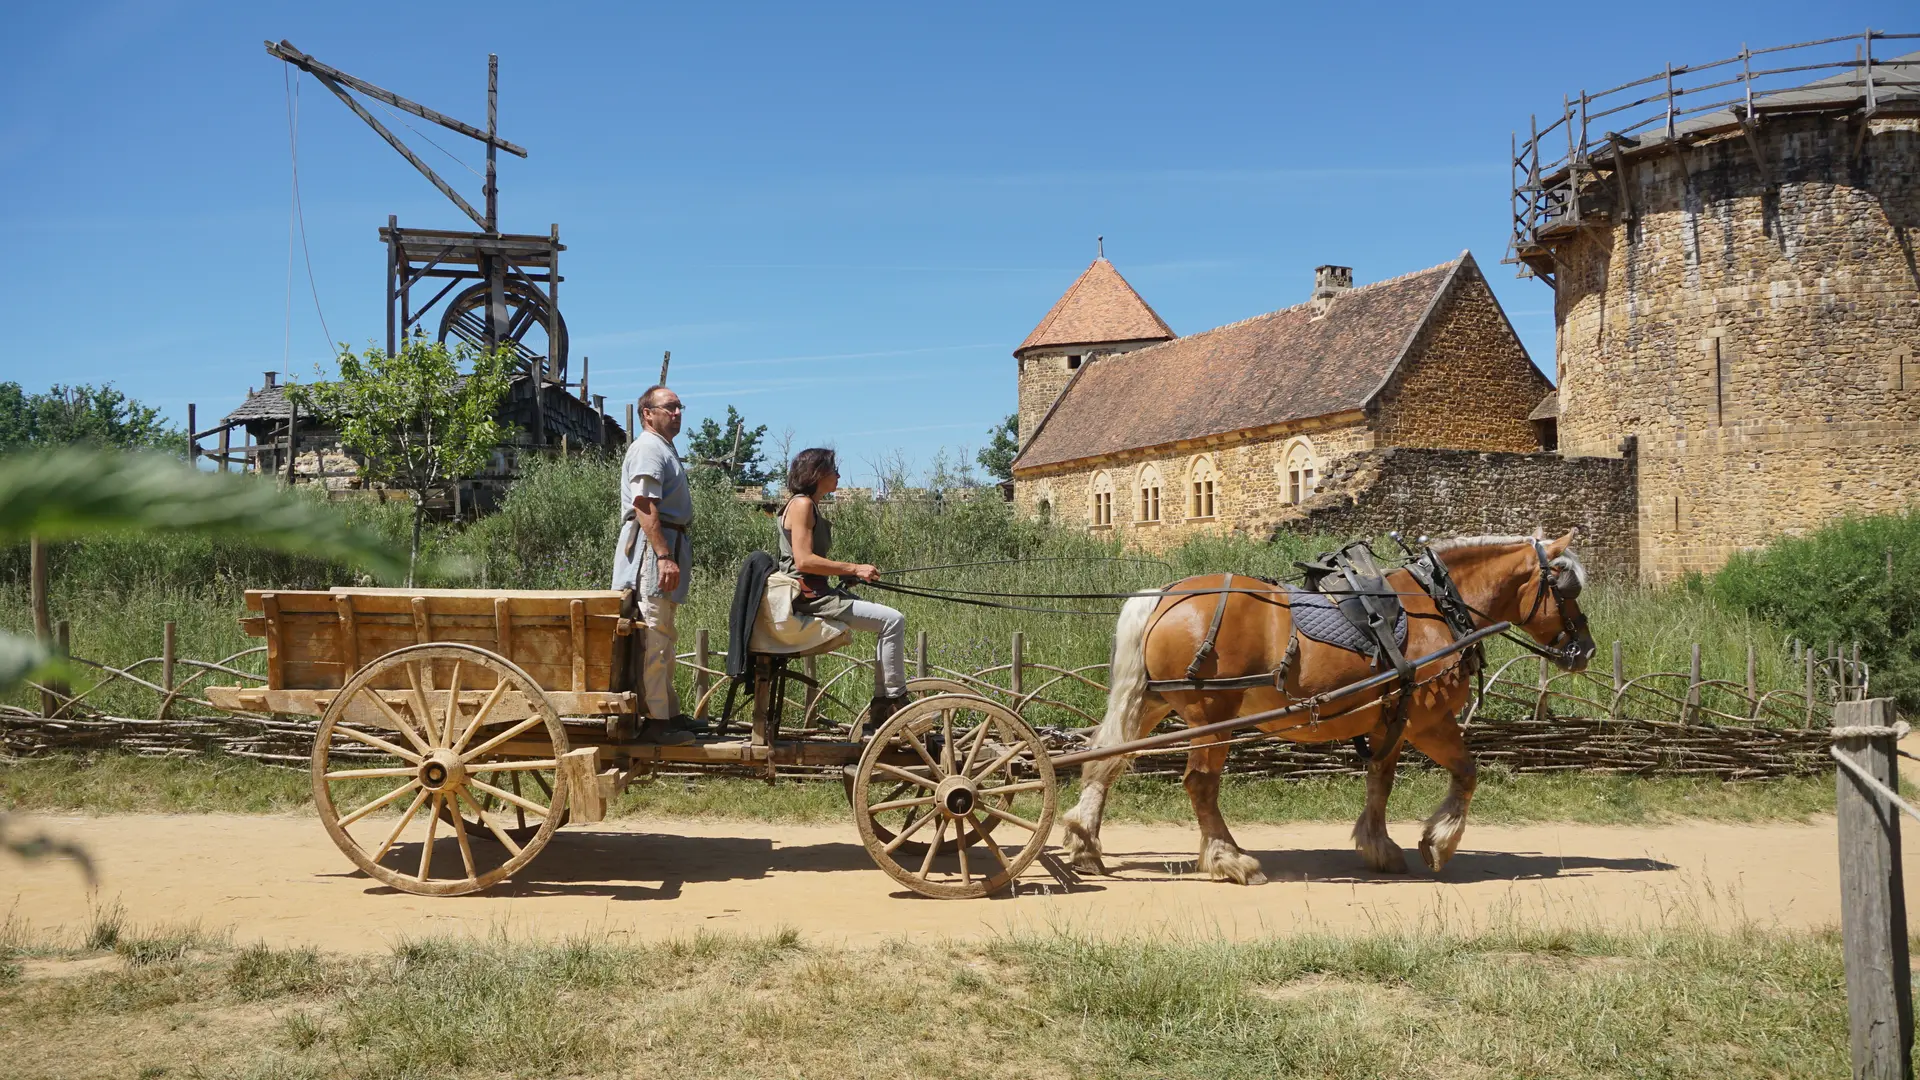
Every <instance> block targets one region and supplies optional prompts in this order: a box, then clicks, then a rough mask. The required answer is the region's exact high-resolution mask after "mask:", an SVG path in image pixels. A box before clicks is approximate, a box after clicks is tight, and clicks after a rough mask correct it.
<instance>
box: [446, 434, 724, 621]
mask: <svg viewBox="0 0 1920 1080" xmlns="http://www.w3.org/2000/svg"><path fill="white" fill-rule="evenodd" d="M520 466H521V471H520V478H519V480H518V481H516V482H515V483H514V485H513V486H512V487H511V488H509V489H508V490H507V496H506V498H505V499H504V500H502V502H501V504H500V508H499V510H498V511H497V512H495V513H493V514H490V515H488V516H487V517H484V518H481V519H480V520H479V521H477V522H475V523H473V524H472V525H471V526H469V527H468V528H467V529H466V530H465V531H464V532H462V533H460V534H459V535H458V536H455V537H452V538H450V539H449V541H448V544H447V546H448V550H449V551H450V552H451V553H453V554H456V555H457V556H458V557H459V560H458V561H459V562H460V563H462V564H464V565H465V566H466V567H467V569H468V573H469V574H470V575H471V577H470V579H469V580H470V581H472V582H473V583H475V584H480V583H484V584H487V585H490V586H494V587H499V588H520V589H569V588H571V589H579V588H594V589H603V588H605V587H606V585H607V580H608V578H609V576H610V575H611V574H612V572H613V545H614V540H615V537H616V536H617V534H618V529H619V523H620V517H619V513H620V506H619V503H620V467H619V462H618V461H617V460H616V459H613V458H610V457H595V456H587V455H581V456H570V457H564V458H553V457H536V456H533V455H527V456H525V457H522V458H521V460H520ZM695 520H696V522H698V520H699V519H698V518H697V517H696V519H695ZM696 535H697V534H696Z"/></svg>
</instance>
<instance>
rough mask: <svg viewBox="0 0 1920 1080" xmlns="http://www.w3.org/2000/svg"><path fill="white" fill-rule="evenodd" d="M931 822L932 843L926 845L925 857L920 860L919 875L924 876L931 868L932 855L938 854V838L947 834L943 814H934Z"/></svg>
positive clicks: (945, 820)
mask: <svg viewBox="0 0 1920 1080" xmlns="http://www.w3.org/2000/svg"><path fill="white" fill-rule="evenodd" d="M934 817H935V821H934V823H933V843H931V844H928V845H927V857H926V858H924V859H921V860H920V876H921V877H926V876H927V871H929V870H931V869H933V857H934V856H935V855H938V854H940V838H941V837H942V836H945V835H946V834H947V818H946V815H944V814H935V815H934Z"/></svg>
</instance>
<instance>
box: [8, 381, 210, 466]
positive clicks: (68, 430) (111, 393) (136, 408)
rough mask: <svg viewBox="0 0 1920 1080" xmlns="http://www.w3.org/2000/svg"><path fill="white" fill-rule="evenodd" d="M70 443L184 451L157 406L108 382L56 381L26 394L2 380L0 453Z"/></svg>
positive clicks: (15, 384)
mask: <svg viewBox="0 0 1920 1080" xmlns="http://www.w3.org/2000/svg"><path fill="white" fill-rule="evenodd" d="M74 445H87V446H97V447H110V448H113V449H118V450H167V451H170V452H172V453H175V454H183V453H184V452H185V442H184V436H183V435H182V434H181V433H180V431H179V430H177V429H175V428H172V427H169V426H168V425H167V424H166V423H164V422H163V421H162V420H161V419H160V410H159V409H157V408H154V407H152V406H149V405H143V404H141V403H140V402H138V401H136V400H134V399H133V398H130V397H128V396H127V395H125V394H123V393H121V392H120V391H118V390H116V389H114V387H113V384H112V383H106V384H104V385H101V386H90V385H87V384H85V383H81V384H79V385H75V386H62V385H60V384H58V383H56V384H54V386H53V387H52V389H50V390H48V391H47V392H46V393H44V394H29V393H27V392H26V391H25V390H24V389H22V387H21V386H20V384H19V383H17V382H0V452H5V451H12V450H26V449H37V448H46V447H56V446H74Z"/></svg>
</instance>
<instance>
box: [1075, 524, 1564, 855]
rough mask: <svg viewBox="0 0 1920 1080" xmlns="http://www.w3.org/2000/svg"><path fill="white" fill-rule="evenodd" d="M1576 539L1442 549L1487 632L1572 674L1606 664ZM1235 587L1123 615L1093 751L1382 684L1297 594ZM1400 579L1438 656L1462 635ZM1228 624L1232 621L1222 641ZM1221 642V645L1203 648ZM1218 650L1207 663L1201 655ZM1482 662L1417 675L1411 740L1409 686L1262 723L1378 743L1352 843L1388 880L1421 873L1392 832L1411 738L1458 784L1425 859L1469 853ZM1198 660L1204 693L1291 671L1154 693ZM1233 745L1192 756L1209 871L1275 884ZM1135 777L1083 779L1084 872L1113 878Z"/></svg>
mask: <svg viewBox="0 0 1920 1080" xmlns="http://www.w3.org/2000/svg"><path fill="white" fill-rule="evenodd" d="M1572 541H1573V533H1571V532H1569V533H1568V534H1567V535H1565V536H1562V537H1560V538H1558V539H1554V540H1548V539H1545V538H1544V537H1539V536H1535V537H1524V536H1477V537H1469V538H1462V539H1456V540H1447V541H1441V542H1439V543H1436V544H1434V545H1433V546H1432V548H1431V550H1432V551H1433V552H1434V554H1435V555H1436V557H1437V558H1438V559H1439V560H1440V561H1441V562H1442V563H1443V564H1444V565H1445V568H1446V570H1447V572H1448V573H1449V574H1450V575H1451V577H1452V578H1453V581H1454V583H1455V584H1456V586H1457V587H1458V589H1459V595H1460V598H1461V599H1463V600H1465V602H1466V605H1467V607H1468V609H1469V611H1470V612H1471V614H1472V618H1473V621H1474V625H1475V626H1476V628H1478V627H1485V626H1490V625H1493V624H1494V623H1496V622H1510V623H1512V624H1513V625H1514V627H1515V628H1516V629H1517V630H1520V631H1522V632H1524V633H1525V634H1527V635H1528V636H1529V637H1531V638H1532V639H1533V640H1534V642H1536V643H1537V644H1538V645H1539V646H1540V647H1541V650H1540V651H1541V652H1542V653H1543V655H1546V656H1548V657H1549V658H1550V659H1551V660H1552V661H1553V662H1554V663H1555V664H1556V665H1557V666H1559V667H1561V668H1563V669H1565V670H1569V671H1579V670H1582V669H1584V668H1585V667H1586V665H1587V661H1588V660H1590V659H1591V658H1592V657H1593V651H1594V646H1593V638H1592V636H1591V635H1590V634H1589V633H1588V632H1587V628H1586V618H1585V616H1583V615H1582V614H1581V613H1580V608H1579V605H1578V603H1577V599H1578V597H1579V595H1580V591H1581V589H1582V587H1584V586H1585V584H1586V570H1585V568H1584V567H1582V566H1581V564H1580V560H1579V559H1578V558H1577V557H1576V556H1575V555H1574V553H1573V552H1572V551H1571V550H1570V544H1571V543H1572ZM1226 578H1227V575H1221V574H1208V575H1203V576H1199V577H1190V578H1187V579H1186V580H1184V581H1179V582H1176V583H1174V584H1172V585H1169V586H1167V587H1166V589H1164V590H1162V591H1161V592H1160V593H1154V594H1148V595H1144V596H1136V597H1133V598H1131V599H1129V600H1128V601H1127V602H1126V604H1125V605H1124V606H1123V607H1122V608H1121V610H1120V617H1119V622H1118V626H1117V628H1116V631H1115V635H1114V647H1113V667H1112V688H1111V689H1110V690H1109V691H1108V694H1107V711H1106V716H1105V718H1104V720H1103V721H1102V722H1101V724H1100V727H1099V729H1098V731H1097V732H1096V733H1095V735H1094V738H1093V745H1094V746H1096V747H1099V746H1116V745H1119V744H1120V743H1124V742H1129V741H1132V740H1134V739H1138V738H1142V737H1144V736H1146V735H1147V733H1149V732H1150V731H1152V730H1153V728H1154V727H1155V725H1157V724H1159V723H1160V721H1161V720H1163V719H1165V718H1166V717H1167V716H1168V714H1170V713H1177V714H1179V717H1180V719H1181V720H1182V721H1184V722H1185V723H1186V724H1187V726H1188V727H1199V726H1201V725H1204V724H1210V723H1215V722H1218V721H1223V720H1230V719H1232V718H1233V717H1235V716H1246V715H1250V714H1253V713H1258V712H1264V711H1267V710H1272V709H1278V708H1281V707H1283V706H1286V705H1289V704H1293V703H1296V702H1303V701H1307V700H1310V699H1312V698H1313V697H1314V696H1315V695H1320V694H1327V693H1328V692H1330V691H1334V690H1337V689H1339V688H1341V687H1344V686H1348V685H1351V684H1353V683H1357V682H1360V681H1362V680H1364V679H1366V678H1368V677H1370V676H1372V675H1374V674H1376V673H1377V672H1376V671H1375V670H1374V668H1373V667H1372V661H1371V659H1370V658H1369V657H1367V656H1363V655H1361V654H1359V653H1356V652H1350V651H1348V650H1345V649H1342V648H1340V647H1338V646H1335V645H1326V644H1322V643H1320V642H1318V641H1314V640H1312V639H1310V638H1308V637H1306V636H1305V635H1301V634H1296V633H1295V632H1294V628H1293V621H1292V617H1291V611H1290V608H1289V607H1288V601H1287V598H1288V595H1289V594H1288V592H1287V591H1286V589H1285V588H1284V587H1282V586H1279V585H1269V584H1267V583H1264V582H1260V581H1259V579H1255V578H1247V577H1242V576H1240V575H1232V582H1233V585H1232V589H1231V591H1226V592H1225V593H1224V594H1223V593H1222V590H1223V589H1226V588H1227V584H1226ZM1387 583H1388V584H1389V585H1390V586H1391V587H1392V588H1393V589H1395V590H1396V591H1398V592H1399V594H1400V600H1401V603H1402V604H1403V605H1405V607H1406V611H1407V615H1408V619H1407V641H1406V645H1405V647H1404V649H1403V650H1402V652H1403V654H1404V655H1405V656H1406V657H1408V658H1409V659H1416V658H1419V657H1422V656H1426V655H1428V654H1430V653H1433V652H1436V651H1438V650H1440V649H1442V648H1444V647H1445V646H1447V645H1448V644H1450V643H1451V642H1452V641H1453V640H1454V634H1453V631H1452V630H1451V629H1450V627H1449V624H1448V622H1447V621H1446V619H1445V618H1444V617H1442V615H1441V611H1440V607H1439V605H1438V604H1436V602H1435V600H1434V599H1433V597H1432V596H1430V595H1429V594H1428V593H1427V592H1426V591H1425V589H1424V588H1423V587H1422V585H1421V584H1420V582H1418V581H1417V580H1416V579H1415V577H1414V575H1413V574H1412V573H1411V572H1410V571H1408V570H1407V569H1404V568H1403V569H1400V570H1396V571H1394V572H1392V573H1390V574H1388V575H1387ZM1249 586H1252V587H1251V588H1249ZM1167 594H1174V595H1167ZM1216 607H1217V608H1218V610H1217V611H1216ZM1216 619H1217V620H1218V622H1219V625H1218V627H1217V629H1216V630H1215V631H1214V632H1212V633H1209V626H1210V624H1211V623H1212V622H1213V621H1214V620H1216ZM1208 640H1213V641H1214V643H1215V644H1214V648H1213V649H1212V650H1202V648H1201V646H1202V643H1203V642H1206V641H1208ZM1203 651H1205V652H1207V653H1208V655H1205V656H1202V652H1203ZM1476 651H1477V650H1473V649H1469V650H1466V651H1464V652H1458V653H1455V654H1453V655H1450V656H1447V657H1444V658H1442V659H1439V660H1436V661H1433V662H1430V663H1428V664H1424V665H1421V666H1420V667H1419V668H1418V669H1417V670H1416V672H1415V683H1416V685H1415V687H1414V688H1413V689H1412V690H1411V691H1410V693H1411V698H1410V700H1409V701H1408V703H1407V712H1406V715H1405V722H1404V729H1403V731H1404V734H1403V735H1402V732H1400V731H1393V730H1391V728H1393V727H1399V724H1398V723H1397V715H1396V713H1397V703H1396V702H1392V700H1391V699H1392V697H1393V695H1394V694H1396V693H1398V692H1399V690H1398V688H1397V687H1396V686H1395V685H1392V684H1390V685H1388V686H1386V687H1384V688H1378V689H1373V690H1367V691H1360V692H1357V693H1354V694H1352V695H1350V696H1348V697H1346V698H1341V699H1338V700H1330V701H1328V702H1327V705H1326V707H1325V709H1324V710H1321V709H1314V710H1312V711H1309V712H1308V713H1306V714H1305V715H1304V716H1303V715H1301V714H1295V715H1291V716H1287V717H1282V718H1279V719H1276V720H1271V721H1268V722H1266V723H1263V724H1260V725H1258V726H1259V727H1260V728H1261V730H1263V731H1265V732H1267V733H1268V734H1270V735H1274V736H1277V737H1279V738H1282V739H1287V740H1290V741H1293V742H1303V743H1321V742H1340V741H1347V740H1352V739H1355V738H1356V737H1358V736H1366V737H1367V745H1368V746H1369V747H1370V748H1371V753H1370V755H1369V757H1368V760H1367V801H1366V807H1365V809H1363V810H1362V811H1361V812H1360V819H1359V821H1358V822H1356V823H1355V824H1354V827H1353V842H1354V846H1355V847H1356V848H1358V849H1359V851H1360V855H1361V857H1362V858H1363V859H1364V860H1365V861H1366V864H1367V865H1368V866H1369V867H1372V868H1373V869H1374V870H1377V871H1383V872H1387V873H1404V872H1405V871H1406V868H1407V866H1406V859H1405V856H1404V855H1403V854H1402V852H1401V849H1400V847H1399V845H1397V844H1395V843H1394V842H1393V840H1392V838H1391V837H1389V836H1388V835H1387V825H1386V810H1387V795H1388V793H1389V792H1391V791H1392V789H1393V776H1394V767H1395V765H1396V764H1397V763H1398V761H1399V759H1400V751H1401V748H1402V746H1403V745H1404V743H1412V744H1413V746H1414V747H1415V748H1416V749H1418V750H1419V751H1420V752H1421V753H1423V754H1425V755H1426V756H1427V757H1429V758H1431V759H1433V761H1434V763H1435V764H1438V765H1439V766H1440V767H1441V768H1443V769H1445V770H1447V772H1448V773H1449V774H1450V775H1451V776H1452V778H1453V779H1452V784H1451V785H1450V786H1449V789H1448V791H1447V796H1446V798H1445V799H1444V800H1443V801H1442V802H1441V803H1440V806H1439V807H1438V808H1437V809H1436V810H1435V811H1434V813H1433V815H1432V816H1431V817H1429V818H1427V821H1426V829H1425V831H1424V832H1423V833H1422V835H1421V838H1420V855H1421V858H1422V859H1423V860H1424V861H1425V862H1426V864H1427V866H1428V867H1429V868H1430V869H1432V870H1434V871H1438V870H1440V868H1441V867H1443V866H1445V865H1446V863H1447V860H1448V859H1450V858H1452V857H1453V853H1454V851H1455V849H1457V848H1458V847H1459V846H1460V838H1461V835H1462V833H1463V832H1464V831H1465V828H1466V818H1467V805H1468V803H1469V802H1471V801H1472V799H1473V790H1474V783H1475V780H1474V763H1473V755H1472V754H1471V753H1469V752H1468V750H1467V744H1466V738H1465V736H1464V734H1463V733H1462V731H1461V729H1460V725H1459V724H1458V723H1457V722H1456V717H1458V716H1459V714H1460V710H1461V709H1462V708H1464V707H1465V705H1466V703H1467V698H1468V695H1469V693H1470V689H1471V683H1472V675H1473V671H1474V668H1473V667H1472V665H1473V664H1474V663H1475V662H1476V661H1475V660H1474V659H1471V657H1472V656H1473V654H1474V653H1475V652H1476ZM1196 657H1199V658H1200V659H1199V662H1197V663H1196ZM1189 665H1193V668H1192V672H1193V674H1197V675H1198V676H1199V677H1200V679H1201V680H1202V681H1203V682H1204V681H1206V680H1209V679H1212V680H1231V679H1235V678H1240V677H1244V676H1256V675H1260V674H1263V673H1276V678H1275V679H1274V680H1269V681H1267V682H1266V683H1265V684H1263V685H1257V686H1252V687H1249V688H1245V689H1235V688H1223V689H1215V688H1207V687H1204V686H1203V687H1202V688H1200V689H1180V690H1171V689H1163V690H1153V689H1149V687H1148V685H1147V684H1148V682H1149V681H1150V680H1152V681H1156V682H1157V681H1161V680H1178V679H1182V678H1183V677H1184V678H1188V679H1191V678H1192V677H1193V674H1189ZM1275 682H1277V683H1278V684H1279V685H1278V686H1277V687H1276V686H1275V685H1274V683H1275ZM1223 739H1224V736H1220V735H1209V736H1202V737H1200V738H1199V739H1197V740H1196V741H1195V742H1194V743H1193V744H1192V748H1191V749H1190V750H1189V751H1188V754H1187V772H1186V779H1185V785H1186V789H1187V796H1188V798H1189V799H1191V800H1192V802H1193V813H1194V817H1195V818H1196V819H1197V820H1198V821H1199V825H1200V837H1201V839H1200V860H1199V867H1200V869H1201V870H1202V871H1205V872H1206V873H1207V874H1208V875H1209V876H1210V877H1212V878H1213V880H1215V881H1235V882H1238V883H1240V884H1242V885H1259V884H1262V883H1264V882H1265V881H1266V875H1265V874H1264V873H1262V871H1261V866H1260V861H1259V860H1258V859H1256V858H1254V857H1253V856H1251V855H1249V854H1247V853H1246V852H1245V851H1242V850H1241V849H1240V846H1239V845H1238V844H1236V843H1235V842H1234V839H1233V833H1232V832H1231V831H1230V830H1229V829H1228V828H1227V823H1226V820H1225V819H1224V818H1222V817H1221V815H1220V803H1219V796H1220V778H1221V774H1222V772H1223V771H1224V769H1225V767H1226V762H1227V751H1228V746H1226V745H1223V744H1222V742H1223ZM1126 768H1127V758H1126V757H1124V756H1123V757H1113V758H1107V759H1104V760H1100V761H1092V762H1088V763H1087V764H1086V766H1085V767H1084V768H1083V770H1082V773H1081V794H1080V801H1079V803H1078V804H1077V805H1076V806H1074V808H1073V809H1072V810H1071V811H1069V812H1068V813H1067V814H1066V816H1065V817H1064V818H1063V819H1062V822H1061V833H1062V836H1061V840H1062V844H1063V846H1064V847H1065V849H1066V853H1067V857H1068V861H1069V862H1070V863H1071V864H1072V865H1073V866H1075V867H1077V868H1080V869H1082V870H1086V871H1090V872H1093V873H1105V872H1106V869H1105V866H1104V865H1103V864H1102V862H1101V858H1100V856H1101V849H1100V820H1101V816H1102V814H1103V813H1104V811H1105V808H1106V801H1107V792H1108V790H1109V789H1111V788H1112V786H1113V783H1114V781H1115V780H1116V779H1118V778H1119V776H1120V774H1121V773H1123V772H1125V771H1126Z"/></svg>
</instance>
